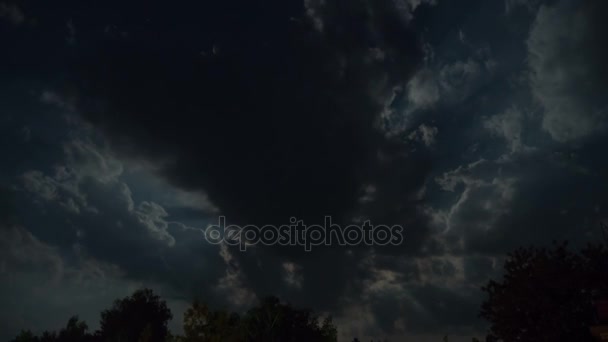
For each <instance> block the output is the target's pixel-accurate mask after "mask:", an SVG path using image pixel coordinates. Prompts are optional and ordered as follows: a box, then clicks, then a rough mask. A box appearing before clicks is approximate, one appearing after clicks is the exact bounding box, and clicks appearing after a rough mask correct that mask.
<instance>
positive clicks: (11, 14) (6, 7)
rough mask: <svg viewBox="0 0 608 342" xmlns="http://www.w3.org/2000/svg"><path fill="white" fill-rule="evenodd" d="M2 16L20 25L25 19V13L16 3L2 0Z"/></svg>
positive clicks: (0, 13)
mask: <svg viewBox="0 0 608 342" xmlns="http://www.w3.org/2000/svg"><path fill="white" fill-rule="evenodd" d="M0 18H5V19H7V20H8V21H9V22H10V23H11V24H13V25H20V24H21V23H23V22H24V21H25V15H24V14H23V12H22V11H21V9H20V8H19V7H18V6H17V5H15V4H7V3H5V2H0Z"/></svg>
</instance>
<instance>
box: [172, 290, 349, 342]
mask: <svg viewBox="0 0 608 342" xmlns="http://www.w3.org/2000/svg"><path fill="white" fill-rule="evenodd" d="M337 335H338V333H337V329H336V327H335V326H334V324H333V322H332V319H331V317H326V318H324V319H323V321H322V323H320V322H319V317H318V316H317V315H315V314H314V313H313V312H312V311H310V310H303V309H295V308H293V307H292V306H291V305H289V304H285V303H281V302H280V301H279V299H278V298H275V297H268V298H265V299H264V300H262V301H260V303H259V304H258V305H257V306H255V307H253V308H251V309H250V310H249V311H248V312H247V313H246V314H245V315H244V316H243V317H240V316H239V315H237V314H235V313H229V312H227V311H213V310H210V309H209V308H208V307H207V306H206V305H204V304H201V303H198V302H194V304H193V305H192V307H190V308H189V309H188V310H187V311H186V313H185V314H184V337H183V338H182V341H184V342H215V341H221V342H224V341H228V342H230V341H234V342H243V341H246V342H273V341H276V342H279V341H280V342H300V341H302V342H304V341H306V342H335V341H337Z"/></svg>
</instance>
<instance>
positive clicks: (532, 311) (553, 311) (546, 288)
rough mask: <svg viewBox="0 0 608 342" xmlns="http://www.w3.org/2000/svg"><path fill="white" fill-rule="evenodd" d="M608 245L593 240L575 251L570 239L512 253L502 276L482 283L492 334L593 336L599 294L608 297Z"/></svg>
mask: <svg viewBox="0 0 608 342" xmlns="http://www.w3.org/2000/svg"><path fill="white" fill-rule="evenodd" d="M607 261H608V250H607V249H606V247H604V246H602V245H588V246H587V247H586V248H584V249H583V250H582V251H581V252H580V253H573V252H571V251H570V250H569V249H568V246H567V243H562V244H555V245H554V247H553V248H552V249H549V250H548V249H545V248H535V247H529V248H519V249H517V250H516V251H514V252H513V253H510V254H509V255H508V258H507V260H506V262H505V265H504V269H505V274H504V277H503V279H502V281H501V282H496V281H490V282H489V283H488V284H487V285H486V286H485V287H483V288H482V290H483V291H484V292H486V293H487V295H488V298H487V299H486V300H485V301H484V303H483V304H482V307H481V312H480V316H481V317H483V318H485V319H487V320H488V321H489V322H490V323H491V326H490V332H491V337H492V338H495V339H498V340H502V341H521V342H528V341H530V342H532V341H534V342H537V341H557V342H559V341H580V342H584V341H592V340H593V339H592V337H591V336H590V332H589V327H590V326H591V325H593V324H595V323H596V322H595V321H594V307H593V303H594V301H595V300H597V299H600V298H608V297H606V296H607V295H608V268H607V267H606V265H607Z"/></svg>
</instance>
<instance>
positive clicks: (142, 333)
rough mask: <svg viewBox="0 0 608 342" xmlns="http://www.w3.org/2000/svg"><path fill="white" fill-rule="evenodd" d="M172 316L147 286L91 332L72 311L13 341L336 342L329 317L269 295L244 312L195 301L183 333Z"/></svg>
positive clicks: (108, 313)
mask: <svg viewBox="0 0 608 342" xmlns="http://www.w3.org/2000/svg"><path fill="white" fill-rule="evenodd" d="M172 318H173V315H172V313H171V310H170V309H169V308H168V307H167V304H166V302H165V301H164V300H161V299H160V297H159V296H157V295H156V294H154V292H153V291H152V290H150V289H141V290H138V291H136V292H135V293H133V295H131V296H130V297H127V298H124V299H120V300H116V301H115V302H114V304H113V306H112V307H111V308H110V309H108V310H105V311H103V312H102V313H101V318H100V324H99V329H98V330H97V331H94V332H90V331H89V329H88V326H87V324H86V323H85V322H83V321H80V320H79V319H78V317H72V318H70V319H69V321H68V323H67V324H66V326H65V327H64V328H62V329H61V330H59V331H58V332H50V331H46V332H43V333H42V334H41V335H39V336H37V335H34V334H33V333H32V332H31V331H22V332H21V333H20V334H19V336H17V337H16V338H15V339H13V340H12V341H11V342H220V341H221V342H243V341H247V342H273V341H276V342H279V341H281V342H283V341H285V342H287V341H289V342H305V341H306V342H309V341H319V342H336V341H337V329H336V327H335V325H334V324H333V322H332V319H331V317H325V318H321V317H319V316H318V315H316V314H315V313H314V312H312V311H311V310H305V309H296V308H294V307H292V306H291V305H289V304H286V303H281V302H280V301H279V300H278V299H277V298H275V297H268V298H266V299H264V300H262V301H260V303H259V304H258V305H257V306H255V307H253V308H251V309H250V310H249V311H247V312H246V313H245V314H244V315H242V316H241V315H239V314H237V313H233V312H227V311H223V310H211V309H209V307H207V306H206V305H205V304H202V303H199V302H194V303H193V304H192V306H191V307H190V308H189V309H188V310H187V311H186V312H185V314H184V320H183V330H184V334H183V335H172V334H171V332H170V331H169V328H168V323H169V321H170V320H171V319H172Z"/></svg>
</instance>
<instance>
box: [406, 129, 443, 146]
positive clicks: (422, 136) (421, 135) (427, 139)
mask: <svg viewBox="0 0 608 342" xmlns="http://www.w3.org/2000/svg"><path fill="white" fill-rule="evenodd" d="M437 132H438V129H437V127H433V126H427V125H425V124H422V125H420V126H419V127H418V129H416V130H415V131H413V132H412V133H410V135H409V138H410V139H411V140H417V141H422V142H423V143H424V145H425V146H426V147H430V146H432V145H433V144H434V143H435V137H436V136H437Z"/></svg>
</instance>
